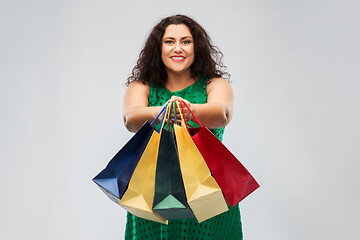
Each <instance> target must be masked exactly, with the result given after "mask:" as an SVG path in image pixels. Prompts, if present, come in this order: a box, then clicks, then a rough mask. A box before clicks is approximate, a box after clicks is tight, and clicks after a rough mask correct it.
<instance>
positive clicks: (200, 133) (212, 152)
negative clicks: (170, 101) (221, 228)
mask: <svg viewBox="0 0 360 240" xmlns="http://www.w3.org/2000/svg"><path fill="white" fill-rule="evenodd" d="M183 105H185V106H186V107H187V108H188V109H189V111H190V113H191V114H192V115H193V117H194V119H195V120H196V121H197V123H198V124H199V125H200V127H198V128H189V129H188V130H189V133H190V135H191V136H192V139H193V141H194V142H195V144H196V146H197V148H198V149H199V151H200V153H201V155H202V156H203V157H204V160H205V162H206V164H207V166H208V167H209V169H210V171H211V173H212V175H213V176H214V178H215V180H216V182H217V183H218V184H219V186H220V188H221V190H222V192H223V193H224V196H225V199H226V201H227V203H228V204H229V205H230V206H232V207H234V206H235V205H236V204H238V203H239V202H240V201H241V200H243V199H244V198H245V197H247V196H248V195H249V194H250V193H252V192H253V191H255V190H256V189H257V188H258V187H260V185H259V184H258V183H257V182H256V180H255V179H254V177H253V176H252V175H251V174H250V173H249V171H248V170H247V169H246V168H245V167H244V166H243V165H242V164H241V163H240V162H239V160H238V159H237V158H236V157H235V156H234V155H233V154H232V153H231V152H230V151H229V150H228V149H227V148H226V147H225V145H224V144H222V142H221V141H220V140H219V139H218V138H217V137H216V136H215V135H214V134H213V133H212V132H211V131H210V130H209V129H208V128H206V127H204V126H203V125H202V124H201V123H200V121H199V120H198V119H197V118H196V116H195V115H194V114H193V112H192V111H191V110H190V108H189V107H188V106H187V105H186V103H185V102H181V107H182V111H183Z"/></svg>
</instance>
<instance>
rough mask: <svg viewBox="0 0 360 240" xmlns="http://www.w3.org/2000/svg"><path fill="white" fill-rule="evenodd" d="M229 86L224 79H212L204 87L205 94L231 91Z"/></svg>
mask: <svg viewBox="0 0 360 240" xmlns="http://www.w3.org/2000/svg"><path fill="white" fill-rule="evenodd" d="M231 90H232V87H231V84H230V83H229V82H228V81H227V80H226V79H224V78H212V79H210V80H209V83H208V84H207V86H206V91H207V93H208V94H209V93H211V92H213V91H231Z"/></svg>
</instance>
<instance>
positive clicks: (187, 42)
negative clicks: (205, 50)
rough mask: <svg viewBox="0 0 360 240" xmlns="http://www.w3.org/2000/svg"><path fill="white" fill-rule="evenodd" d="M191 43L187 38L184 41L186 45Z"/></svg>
mask: <svg viewBox="0 0 360 240" xmlns="http://www.w3.org/2000/svg"><path fill="white" fill-rule="evenodd" d="M190 43H191V41H190V40H185V41H183V44H184V45H188V44H190Z"/></svg>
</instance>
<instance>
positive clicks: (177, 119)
mask: <svg viewBox="0 0 360 240" xmlns="http://www.w3.org/2000/svg"><path fill="white" fill-rule="evenodd" d="M176 101H178V102H180V101H183V102H185V103H186V105H187V106H188V107H189V108H190V109H191V110H192V106H191V103H190V102H189V101H188V100H186V99H184V98H181V97H177V96H172V97H171V98H170V99H169V101H168V102H176ZM178 106H180V107H181V104H180V103H179V105H177V106H176V123H178V124H180V123H181V116H180V111H181V113H182V114H184V113H185V118H186V121H191V120H192V115H191V113H190V111H189V109H188V108H187V107H186V106H185V105H184V104H183V109H184V111H182V109H179V108H178ZM170 121H171V123H175V114H174V112H173V111H172V112H171V117H170Z"/></svg>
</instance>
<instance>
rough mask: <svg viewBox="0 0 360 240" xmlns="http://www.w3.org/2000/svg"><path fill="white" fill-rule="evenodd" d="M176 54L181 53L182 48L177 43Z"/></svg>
mask: <svg viewBox="0 0 360 240" xmlns="http://www.w3.org/2000/svg"><path fill="white" fill-rule="evenodd" d="M174 52H176V53H179V52H181V46H180V43H175V46H174Z"/></svg>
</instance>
